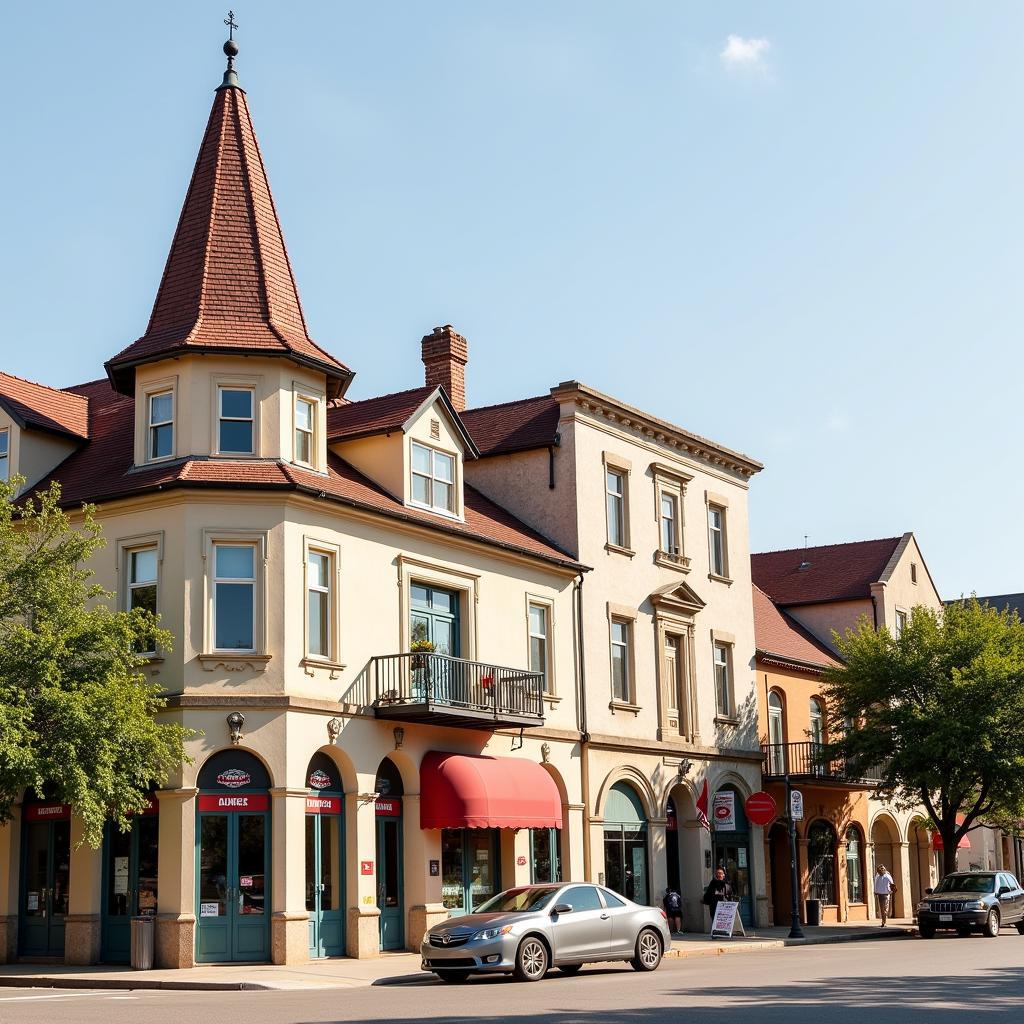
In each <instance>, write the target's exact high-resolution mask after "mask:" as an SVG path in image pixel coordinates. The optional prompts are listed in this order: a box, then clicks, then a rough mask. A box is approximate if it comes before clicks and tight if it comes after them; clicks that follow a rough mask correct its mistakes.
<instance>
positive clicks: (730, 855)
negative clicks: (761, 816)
mask: <svg viewBox="0 0 1024 1024" xmlns="http://www.w3.org/2000/svg"><path fill="white" fill-rule="evenodd" d="M730 790H731V791H732V793H733V798H732V802H733V819H732V826H733V827H732V828H721V827H720V826H719V824H718V822H717V821H716V823H715V833H714V860H715V867H716V868H721V869H722V870H723V871H724V872H725V877H726V878H727V879H728V881H729V884H730V886H732V891H733V899H735V900H738V901H739V905H740V919H741V920H742V921H743V923H744V925H746V926H747V927H750V926H751V925H753V923H754V897H753V891H752V890H753V885H752V880H751V871H750V868H751V864H750V825H749V824H748V823H747V815H746V812H745V811H744V810H743V797H742V796H741V795H740V794H739V793H738V792H737V791H736V790H735V789H733V787H732V786H724V787H723V788H722V789H721V790H719V792H720V793H721V792H728V791H730ZM716 795H717V794H716Z"/></svg>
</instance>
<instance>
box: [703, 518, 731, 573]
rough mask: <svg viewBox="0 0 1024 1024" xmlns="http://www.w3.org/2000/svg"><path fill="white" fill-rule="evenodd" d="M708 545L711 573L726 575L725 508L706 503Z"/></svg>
mask: <svg viewBox="0 0 1024 1024" xmlns="http://www.w3.org/2000/svg"><path fill="white" fill-rule="evenodd" d="M708 547H709V549H710V553H711V573H712V575H714V576H722V577H725V576H728V571H727V570H728V568H729V566H728V563H727V561H726V557H725V509H724V508H721V507H720V506H718V505H708Z"/></svg>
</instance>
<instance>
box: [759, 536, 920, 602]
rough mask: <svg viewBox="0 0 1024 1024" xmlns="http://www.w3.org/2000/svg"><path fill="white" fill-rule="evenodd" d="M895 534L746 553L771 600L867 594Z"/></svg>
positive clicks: (848, 597) (834, 598) (833, 598)
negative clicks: (870, 538) (809, 546)
mask: <svg viewBox="0 0 1024 1024" xmlns="http://www.w3.org/2000/svg"><path fill="white" fill-rule="evenodd" d="M901 540H902V538H901V537H888V538H886V539H884V540H862V541H854V542H853V543H850V544H825V545H822V546H821V547H814V548H793V549H792V550H791V551H765V552H762V553H760V554H756V555H751V556H750V568H751V575H752V577H753V581H754V583H755V584H756V585H757V586H759V587H760V588H761V589H762V590H763V591H764V592H765V593H766V594H767V595H768V596H769V597H770V598H771V599H772V600H773V601H774V602H775V603H776V604H777V605H782V606H783V607H785V606H786V605H798V604H819V603H821V602H825V601H854V600H857V599H858V598H870V597H871V584H872V583H876V582H878V581H879V580H880V579H881V578H882V574H883V572H884V570H885V567H886V566H887V565H888V563H889V559H890V558H891V557H892V554H893V552H894V551H895V550H896V546H897V545H898V544H899V543H900V541H901Z"/></svg>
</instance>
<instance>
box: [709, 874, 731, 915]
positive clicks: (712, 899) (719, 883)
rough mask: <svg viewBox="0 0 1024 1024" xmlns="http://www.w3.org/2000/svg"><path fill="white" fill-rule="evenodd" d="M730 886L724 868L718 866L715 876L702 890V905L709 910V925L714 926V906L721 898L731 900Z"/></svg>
mask: <svg viewBox="0 0 1024 1024" xmlns="http://www.w3.org/2000/svg"><path fill="white" fill-rule="evenodd" d="M732 898H733V896H732V886H731V885H730V884H729V880H728V879H727V878H726V877H725V869H724V868H718V869H717V870H716V871H715V877H714V878H712V879H711V881H710V882H708V887H707V888H706V889H705V890H704V900H703V903H704V906H706V907H707V908H708V910H710V911H711V927H712V928H713V927H714V926H715V907H717V906H718V904H719V903H721V902H722V900H727V901H728V900H731V899H732Z"/></svg>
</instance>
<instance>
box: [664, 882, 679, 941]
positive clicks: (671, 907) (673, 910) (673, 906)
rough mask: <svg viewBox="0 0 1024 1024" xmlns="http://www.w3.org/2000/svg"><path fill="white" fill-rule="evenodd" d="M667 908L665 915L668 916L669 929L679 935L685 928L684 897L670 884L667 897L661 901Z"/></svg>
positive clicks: (666, 893) (666, 891) (666, 892)
mask: <svg viewBox="0 0 1024 1024" xmlns="http://www.w3.org/2000/svg"><path fill="white" fill-rule="evenodd" d="M661 905H662V906H663V907H664V908H665V916H666V917H667V918H668V930H669V931H670V932H671V933H672V934H673V935H677V934H679V932H681V931H682V930H683V897H682V896H680V895H679V893H678V892H677V891H676V890H675V889H673V888H672V886H669V887H668V888H667V889H666V890H665V898H664V899H663V900H662V901H661Z"/></svg>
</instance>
